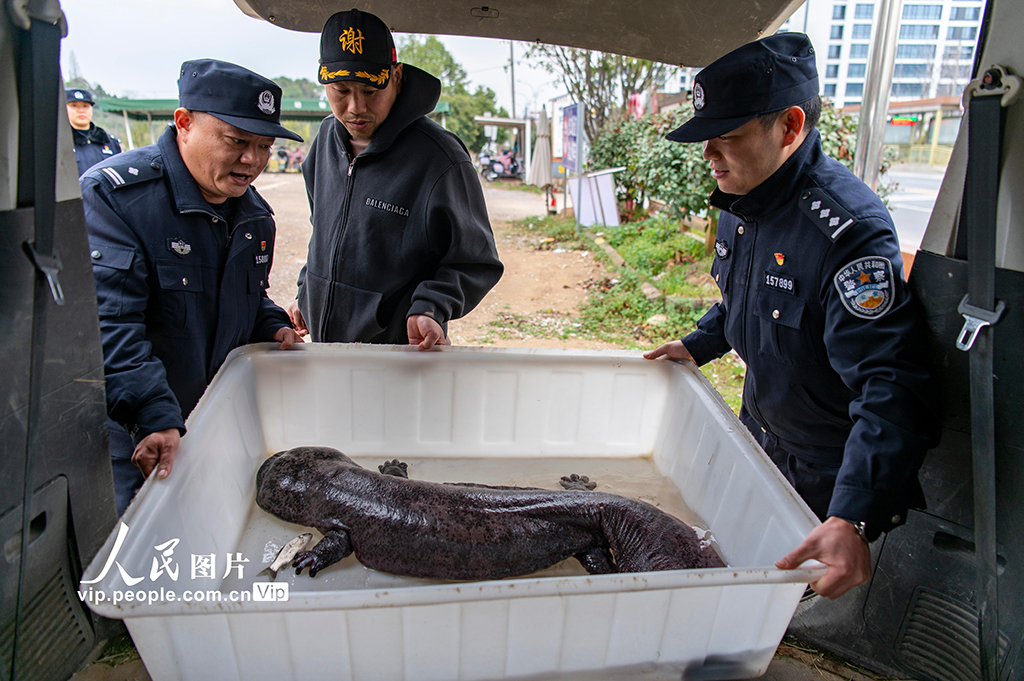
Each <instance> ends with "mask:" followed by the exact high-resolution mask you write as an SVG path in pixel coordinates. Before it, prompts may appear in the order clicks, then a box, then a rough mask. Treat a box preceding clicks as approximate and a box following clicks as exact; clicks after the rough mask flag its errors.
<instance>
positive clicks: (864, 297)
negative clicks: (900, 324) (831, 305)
mask: <svg viewBox="0 0 1024 681" xmlns="http://www.w3.org/2000/svg"><path fill="white" fill-rule="evenodd" d="M835 284H836V290H837V291H839V297H840V300H842V301H843V306H844V307H846V309H847V310H849V312H850V314H852V315H854V316H855V317H860V318H861V319H876V318H878V317H881V316H882V315H884V314H885V313H886V312H888V311H889V308H891V307H892V302H893V298H895V280H894V279H893V274H892V263H891V262H889V260H888V259H887V258H883V257H881V256H878V255H869V256H867V257H865V258H859V259H857V260H854V261H853V262H851V263H849V264H847V265H845V266H844V267H843V268H842V269H840V270H839V272H837V273H836V276H835Z"/></svg>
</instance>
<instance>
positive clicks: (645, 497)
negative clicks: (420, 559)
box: [221, 455, 717, 592]
mask: <svg viewBox="0 0 1024 681" xmlns="http://www.w3.org/2000/svg"><path fill="white" fill-rule="evenodd" d="M268 456H269V455H268ZM392 458H395V457H394V456H387V457H373V458H368V457H359V456H353V457H352V459H353V460H354V461H355V462H356V463H358V464H359V465H360V466H363V467H364V468H368V469H370V470H374V471H375V470H377V466H378V465H379V464H381V463H383V462H384V461H385V460H389V459H392ZM398 458H399V459H401V460H402V461H405V462H406V463H407V464H409V477H410V478H413V479H416V480H426V481H430V482H477V483H480V484H484V485H511V486H516V487H537V488H541V489H550V490H561V489H562V488H561V486H560V485H559V484H558V481H559V480H560V479H561V477H562V476H563V475H569V474H570V473H577V474H579V475H586V476H588V477H589V478H590V479H591V480H593V481H595V482H596V483H597V488H596V490H595V491H598V492H608V493H611V494H619V495H622V496H624V497H630V498H632V499H639V500H640V501H645V502H647V503H649V504H652V505H653V506H656V507H657V508H659V509H661V510H662V511H664V512H666V513H668V514H670V515H673V516H675V517H676V518H679V519H680V520H682V521H683V522H685V523H686V524H688V525H691V526H693V527H694V529H695V530H696V531H697V533H698V536H701V537H707V538H708V539H709V540H711V541H713V539H712V538H711V535H710V532H709V531H708V528H707V525H706V524H705V523H704V522H703V521H702V520H701V519H700V518H699V517H698V516H697V514H695V513H694V512H693V511H692V510H691V509H690V508H689V507H688V506H687V505H686V502H684V501H683V498H682V495H681V494H680V493H679V489H678V488H677V487H676V486H675V484H673V483H672V481H671V480H670V479H668V478H666V477H665V476H663V475H662V474H661V473H660V472H659V471H658V468H657V466H656V465H655V463H654V461H653V460H652V459H650V458H622V459H609V458H586V457H572V458H544V459H521V458H520V459H494V458H480V459H465V458H458V459H454V458H453V459H444V458H423V459H418V458H415V457H402V456H399V457H398ZM310 531H311V532H312V533H313V540H312V541H311V542H310V543H309V546H313V545H314V544H315V543H316V542H318V541H319V540H320V537H321V535H320V533H319V532H317V531H316V530H311V528H308V527H303V526H302V525H294V524H292V523H287V522H284V521H283V520H280V519H279V518H276V517H274V516H272V515H270V514H269V513H267V512H266V511H264V510H263V509H261V508H260V507H259V506H257V505H256V502H255V500H253V503H252V507H251V510H250V512H249V516H248V519H247V525H246V528H245V531H244V532H243V533H242V537H241V539H240V540H239V544H238V548H237V549H236V551H238V552H240V553H241V554H242V555H243V556H245V557H247V558H249V559H250V563H249V564H248V565H247V566H246V570H245V573H244V576H243V577H242V579H238V578H237V576H236V574H235V573H232V575H231V577H229V578H226V579H225V580H224V581H223V582H222V583H221V591H224V592H227V591H230V590H232V589H244V590H249V589H250V588H251V584H252V582H253V581H266V580H268V579H269V577H267V576H266V575H263V576H260V577H258V578H257V577H255V575H256V573H257V572H259V571H260V570H261V569H262V568H263V567H264V566H266V565H268V564H270V562H271V561H273V560H274V558H275V557H276V556H277V554H278V552H279V551H280V550H281V547H283V546H284V545H285V544H286V543H288V542H289V541H291V540H292V539H294V538H295V537H296V536H297V535H298V534H300V533H302V532H310ZM716 548H717V547H716ZM249 566H252V567H249ZM586 574H587V572H586V570H584V569H583V566H582V565H580V563H579V562H578V561H577V560H576V559H575V558H570V559H568V560H564V561H562V562H561V563H558V564H557V565H553V566H552V567H550V568H547V569H546V570H541V571H539V572H536V573H534V574H533V575H530V576H531V577H564V576H572V575H586ZM277 581H279V582H283V581H287V582H288V583H289V584H290V589H291V590H292V591H293V592H294V591H339V590H353V589H393V588H396V587H401V586H417V585H424V584H437V583H444V582H441V581H439V580H429V579H417V578H413V577H398V576H395V575H389V574H387V573H384V572H379V571H377V570H373V569H371V568H367V567H364V566H363V565H362V564H360V563H359V561H358V560H356V557H355V556H354V555H350V556H348V557H347V558H345V559H344V560H342V561H341V562H339V563H337V564H336V565H332V566H330V567H328V568H327V569H325V570H323V571H322V572H320V573H318V574H317V576H316V577H315V578H313V579H310V577H309V575H308V574H307V573H306V572H303V574H302V575H299V576H296V575H295V570H294V569H292V568H290V567H286V568H282V569H281V571H280V572H279V573H278V576H277Z"/></svg>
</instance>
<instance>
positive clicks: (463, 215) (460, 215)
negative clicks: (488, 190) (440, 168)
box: [407, 160, 504, 323]
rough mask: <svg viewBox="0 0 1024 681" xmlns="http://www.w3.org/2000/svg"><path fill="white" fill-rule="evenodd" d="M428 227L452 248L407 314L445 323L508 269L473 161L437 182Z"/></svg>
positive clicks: (476, 300) (418, 291) (469, 306)
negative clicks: (500, 250)
mask: <svg viewBox="0 0 1024 681" xmlns="http://www.w3.org/2000/svg"><path fill="white" fill-rule="evenodd" d="M426 229H427V232H428V238H429V240H430V242H431V243H442V244H446V246H447V249H446V250H445V252H444V253H443V255H442V256H441V260H440V264H439V266H438V268H437V271H436V272H435V273H434V275H433V276H432V277H431V278H430V279H427V280H425V281H423V282H421V283H420V284H419V286H417V287H416V290H415V291H414V292H413V295H412V306H411V307H410V308H409V312H408V314H407V316H411V315H416V314H425V315H428V316H431V317H433V318H434V319H435V320H436V321H438V322H442V323H443V322H447V321H449V320H451V319H457V318H459V317H462V316H464V315H465V314H467V313H468V312H469V311H470V310H472V309H473V308H474V307H476V305H477V304H478V303H479V302H480V301H481V300H483V297H484V296H485V295H487V292H488V291H490V290H491V288H493V287H494V285H495V284H497V283H498V280H499V279H501V275H502V272H503V271H504V266H503V265H502V264H501V261H500V260H499V259H498V250H497V248H496V247H495V245H494V235H493V234H492V233H491V225H490V221H489V220H488V218H487V207H486V205H485V204H484V195H483V190H482V189H481V188H480V181H479V179H478V178H477V175H476V172H475V170H474V169H473V166H472V164H471V163H470V162H469V161H468V160H467V161H461V162H459V163H455V164H453V165H452V166H451V168H449V169H448V170H447V171H446V172H445V173H444V174H443V175H441V176H440V177H439V178H438V180H437V182H436V183H435V184H434V187H433V188H432V189H431V193H430V200H429V207H428V209H427V225H426Z"/></svg>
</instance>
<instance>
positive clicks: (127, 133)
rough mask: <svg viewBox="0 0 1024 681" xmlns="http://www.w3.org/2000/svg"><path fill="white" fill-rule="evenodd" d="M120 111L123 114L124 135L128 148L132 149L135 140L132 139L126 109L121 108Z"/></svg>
mask: <svg viewBox="0 0 1024 681" xmlns="http://www.w3.org/2000/svg"><path fill="white" fill-rule="evenodd" d="M121 113H123V114H124V134H125V137H127V138H128V148H129V149H134V148H135V142H133V141H132V126H131V123H129V122H128V109H124V110H122V111H121Z"/></svg>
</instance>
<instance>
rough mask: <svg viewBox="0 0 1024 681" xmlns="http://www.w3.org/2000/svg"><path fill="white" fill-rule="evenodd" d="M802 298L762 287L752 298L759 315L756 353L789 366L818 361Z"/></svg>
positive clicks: (755, 310) (755, 311)
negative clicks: (754, 297)
mask: <svg viewBox="0 0 1024 681" xmlns="http://www.w3.org/2000/svg"><path fill="white" fill-rule="evenodd" d="M806 307H807V301H805V300H804V299H803V298H800V297H797V296H795V295H791V294H788V293H783V292H781V291H775V290H773V289H770V288H766V287H764V286H761V287H759V288H758V290H757V296H756V299H755V301H754V316H756V317H757V318H758V323H757V328H758V330H759V332H760V333H759V338H758V352H759V353H760V354H761V355H762V356H764V357H767V358H769V359H771V360H773V361H775V362H778V363H780V364H786V365H788V366H810V365H815V364H820V361H821V360H820V353H819V352H818V349H817V345H818V344H817V343H816V342H815V340H814V337H813V330H812V329H810V326H811V325H810V324H809V323H808V320H807V319H806V317H807V315H806V312H807V311H806V309H805V308H806Z"/></svg>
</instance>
